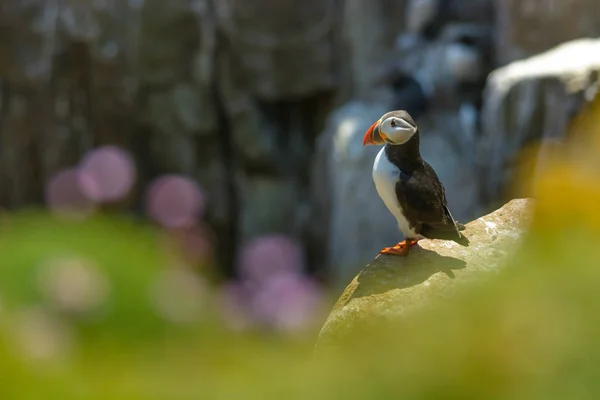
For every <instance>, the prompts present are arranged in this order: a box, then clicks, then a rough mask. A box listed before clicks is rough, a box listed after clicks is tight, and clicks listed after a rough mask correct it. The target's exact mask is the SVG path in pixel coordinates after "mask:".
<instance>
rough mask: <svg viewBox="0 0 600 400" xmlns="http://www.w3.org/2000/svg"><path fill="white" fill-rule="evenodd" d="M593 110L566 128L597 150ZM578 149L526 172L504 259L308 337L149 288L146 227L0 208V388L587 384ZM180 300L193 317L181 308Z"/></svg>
mask: <svg viewBox="0 0 600 400" xmlns="http://www.w3.org/2000/svg"><path fill="white" fill-rule="evenodd" d="M596 103H598V102H596ZM596 108H599V107H598V106H597V105H596ZM592 111H593V109H592ZM592 116H593V117H594V118H591V117H589V116H588V117H589V118H587V120H586V121H585V124H583V125H584V128H585V129H587V131H585V132H586V133H590V132H591V133H593V135H592V136H589V135H588V136H586V135H584V133H581V132H580V133H579V137H580V138H587V139H590V138H591V139H590V140H591V141H590V142H588V145H586V146H584V147H585V148H586V150H587V151H588V152H590V149H593V151H591V153H592V154H598V153H599V152H600V151H599V150H600V141H599V140H598V137H599V136H600V135H597V134H598V129H600V128H599V127H600V112H598V113H595V114H593V115H592ZM578 129H579V130H581V129H583V128H582V127H581V124H579V125H578ZM587 139H586V140H587ZM595 146H596V147H595ZM563 154H564V153H563ZM577 154H579V155H578V156H577V155H576V157H574V158H572V159H571V160H570V161H569V160H566V162H563V163H561V164H551V165H550V166H549V167H548V168H547V170H546V172H545V173H544V174H543V175H542V177H541V179H539V180H538V181H536V186H535V190H536V192H535V193H536V195H537V197H538V203H537V209H536V218H535V222H534V226H533V228H532V230H531V232H530V234H529V235H528V236H527V237H526V238H523V242H522V247H521V248H519V249H507V251H514V258H513V259H512V261H511V262H510V265H509V266H508V268H507V269H506V270H505V272H504V273H503V274H502V275H499V276H497V277H496V278H495V279H493V281H492V282H482V283H481V284H480V285H478V286H473V287H470V288H469V289H468V290H465V291H463V292H461V293H460V294H459V295H457V296H456V298H454V299H453V300H452V301H447V302H445V303H444V304H431V306H430V307H428V308H426V309H424V310H423V311H422V312H420V313H419V314H418V315H413V316H411V317H410V318H406V319H405V320H403V321H398V323H397V324H395V325H393V326H392V325H385V326H384V325H375V324H374V325H373V326H370V327H369V329H365V330H364V331H363V332H360V333H358V332H357V335H356V336H355V337H353V339H352V340H350V341H349V342H348V343H340V344H339V346H338V347H336V348H335V349H321V348H319V351H318V352H316V353H315V352H314V351H313V345H314V339H315V335H314V333H316V332H312V331H310V332H308V333H307V334H306V335H298V334H297V335H293V336H292V335H283V334H267V333H263V334H259V333H256V332H254V333H234V332H231V331H229V330H227V329H226V328H225V325H224V324H222V323H221V320H220V318H219V315H218V312H216V311H215V310H216V309H217V308H218V307H215V305H214V304H213V302H214V301H215V300H214V296H209V295H208V293H209V292H210V291H209V290H208V289H207V290H205V291H203V292H202V293H205V294H204V295H202V296H199V297H194V296H191V297H189V298H184V299H181V298H179V297H181V293H180V291H179V290H177V289H174V290H173V288H171V289H172V293H169V292H168V290H167V291H166V292H165V293H166V294H165V293H163V295H162V296H163V297H162V300H160V299H161V297H160V296H158V297H157V299H158V300H157V299H155V298H153V297H152V296H150V297H149V295H148V293H151V292H152V290H150V289H149V288H150V287H151V286H152V285H153V282H155V278H156V276H158V275H160V274H162V273H164V266H165V265H166V264H168V263H169V262H170V261H169V260H168V258H167V257H166V255H165V254H166V253H165V251H164V249H163V248H161V246H159V245H157V243H159V241H158V240H157V233H156V232H154V231H153V230H152V229H150V228H143V227H139V226H135V225H133V224H131V223H129V222H123V221H116V220H112V219H101V218H96V219H94V220H91V221H87V222H85V223H74V222H66V221H60V220H56V219H52V218H50V217H47V216H40V215H32V214H28V215H25V214H23V215H10V216H6V215H5V216H1V217H0V238H1V240H0V263H1V268H0V299H1V302H2V312H1V314H0V330H1V335H2V345H1V348H0V352H1V353H2V354H1V355H0V374H1V376H2V384H0V398H1V399H7V400H8V399H19V400H26V399H40V398H52V399H54V398H56V399H63V400H68V399H79V398H86V399H102V400H106V399H184V398H190V399H201V398H202V399H213V398H215V399H317V398H318V399H338V398H339V399H399V398H406V399H424V398H443V399H447V398H477V399H500V398H511V399H532V398H539V399H545V400H547V399H565V398H597V396H598V393H600V372H599V371H600V368H599V367H598V366H599V365H600V346H598V343H599V341H600V245H599V244H600V209H599V206H600V175H598V168H596V167H595V164H596V163H595V162H591V161H590V162H583V161H582V160H584V159H586V158H585V157H584V156H583V155H582V154H583V153H577ZM587 160H588V161H589V160H590V159H587ZM562 161H565V159H564V157H563V160H562ZM52 260H63V262H64V260H71V261H70V262H66V264H67V265H71V267H69V268H71V269H69V268H66V272H65V276H66V277H63V278H61V279H62V281H61V279H58V278H52V277H48V276H45V275H44V268H45V266H46V267H47V264H48V263H51V262H53V261H52ZM77 260H79V261H77ZM83 260H85V261H83ZM85 263H91V264H90V265H92V264H93V265H95V266H96V268H97V270H98V271H101V273H102V274H101V275H98V276H96V277H95V278H92V277H90V276H87V275H85V273H82V272H81V271H82V270H85V268H82V267H81V266H82V265H85ZM78 265H79V266H78ZM78 271H79V272H78ZM73 276H75V278H73ZM86 276H87V277H86ZM69 279H71V281H70V280H69ZM184 281H185V280H184ZM44 282H54V286H52V285H50V286H49V287H46V286H44ZM107 282H110V290H108V287H109V286H108V285H107ZM60 285H66V286H68V287H72V288H73V290H72V291H66V292H65V293H71V292H73V291H74V292H77V290H76V289H77V287H83V288H85V289H84V290H80V292H79V293H78V295H77V296H75V295H74V297H73V298H69V296H68V295H64V294H63V295H61V294H60V290H59V289H60ZM70 285H71V286H70ZM57 287H58V289H57ZM175 287H177V286H176V285H175ZM165 290H166V289H165ZM178 296H179V297H178ZM184 297H185V296H184ZM100 299H104V300H103V301H100ZM153 299H154V300H153ZM161 301H162V302H163V303H164V302H166V303H165V304H167V305H165V304H162V305H161ZM170 302H171V303H170ZM178 302H179V303H178ZM192 303H193V304H201V305H202V309H201V311H202V312H201V315H202V318H200V319H197V320H193V321H191V322H190V321H187V322H185V323H183V322H182V321H186V320H185V318H183V317H182V315H184V314H181V315H179V317H177V315H178V314H177V313H178V312H182V310H183V308H185V307H189V304H192ZM157 310H158V311H157ZM161 310H162V311H161ZM169 310H170V311H169ZM169 313H171V314H173V313H174V314H173V315H175V317H174V318H171V317H173V315H171V317H169Z"/></svg>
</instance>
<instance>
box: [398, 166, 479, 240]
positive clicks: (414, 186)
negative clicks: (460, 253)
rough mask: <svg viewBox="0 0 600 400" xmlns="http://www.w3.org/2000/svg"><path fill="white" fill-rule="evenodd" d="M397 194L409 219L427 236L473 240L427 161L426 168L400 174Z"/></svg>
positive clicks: (430, 237) (431, 237)
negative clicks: (459, 222) (458, 220)
mask: <svg viewBox="0 0 600 400" xmlns="http://www.w3.org/2000/svg"><path fill="white" fill-rule="evenodd" d="M396 197H397V198H398V202H399V203H400V206H401V207H402V209H403V211H404V214H405V216H406V218H407V219H408V221H409V222H410V223H411V225H413V226H414V227H416V228H417V231H418V232H419V233H420V234H421V235H423V236H424V237H426V238H429V239H444V240H453V241H455V242H457V243H459V244H461V245H463V246H468V245H469V240H468V239H467V238H466V237H465V236H463V235H462V234H461V233H460V230H461V229H460V226H459V224H457V222H456V221H455V220H454V218H453V217H452V214H451V213H450V210H449V209H448V205H447V200H446V192H445V190H444V187H443V185H442V183H441V182H440V180H439V178H438V176H437V174H436V173H435V171H434V170H433V168H431V166H430V165H429V164H427V163H426V162H424V168H419V169H418V170H415V171H413V173H412V174H411V175H405V174H401V175H400V179H399V180H398V181H397V182H396ZM463 227H464V226H463Z"/></svg>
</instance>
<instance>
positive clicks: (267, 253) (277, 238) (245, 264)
mask: <svg viewBox="0 0 600 400" xmlns="http://www.w3.org/2000/svg"><path fill="white" fill-rule="evenodd" d="M302 267H303V259H302V252H301V248H300V245H299V243H298V242H296V241H295V240H293V239H291V238H288V237H286V236H283V235H269V236H262V237H259V238H256V239H254V240H252V241H251V242H249V243H248V244H247V245H246V246H245V247H244V248H243V249H242V252H241V257H240V261H239V269H240V274H241V275H242V277H243V278H244V279H248V280H250V281H254V282H260V281H263V280H266V279H268V278H270V277H272V276H274V275H277V274H279V273H289V272H292V273H300V272H301V270H302Z"/></svg>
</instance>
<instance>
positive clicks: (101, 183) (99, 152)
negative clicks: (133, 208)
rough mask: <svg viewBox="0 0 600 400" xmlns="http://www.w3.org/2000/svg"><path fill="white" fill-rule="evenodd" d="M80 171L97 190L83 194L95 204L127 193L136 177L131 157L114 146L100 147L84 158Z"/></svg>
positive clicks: (116, 198)
mask: <svg viewBox="0 0 600 400" xmlns="http://www.w3.org/2000/svg"><path fill="white" fill-rule="evenodd" d="M80 170H81V171H82V172H84V173H86V174H87V175H89V176H90V177H91V178H92V179H93V180H94V181H95V182H96V186H97V189H98V190H96V191H94V192H90V193H87V192H86V193H85V194H86V195H87V196H88V197H89V198H90V199H92V200H94V201H97V202H105V201H115V200H118V199H120V198H122V197H124V196H126V195H127V193H129V191H130V190H131V188H132V187H133V184H134V182H135V177H136V169H135V164H134V162H133V160H132V158H131V156H130V155H129V154H128V153H127V152H126V151H124V150H122V149H120V148H118V147H116V146H104V147H100V148H98V149H96V150H94V151H92V152H90V153H89V154H88V155H86V156H85V157H84V159H83V160H82V161H81V164H80Z"/></svg>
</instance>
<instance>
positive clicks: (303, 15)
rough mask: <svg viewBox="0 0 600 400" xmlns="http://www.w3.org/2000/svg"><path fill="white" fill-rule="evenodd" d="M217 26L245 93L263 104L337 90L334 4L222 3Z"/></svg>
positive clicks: (337, 9)
mask: <svg viewBox="0 0 600 400" xmlns="http://www.w3.org/2000/svg"><path fill="white" fill-rule="evenodd" d="M214 4H215V6H216V15H217V23H218V26H219V28H220V29H221V31H222V32H223V35H224V36H225V38H226V40H227V41H228V44H229V46H228V49H227V51H229V52H231V54H232V55H233V57H232V61H233V63H234V64H233V65H232V67H233V68H235V69H236V70H237V73H238V74H239V75H240V77H241V79H242V80H243V81H244V86H245V88H246V89H247V90H248V91H249V92H250V93H252V94H253V95H254V96H256V97H258V98H261V99H264V100H280V99H285V98H289V97H301V96H306V95H310V94H313V93H315V92H317V91H320V90H330V89H333V88H335V87H337V86H338V84H339V82H338V79H339V73H338V70H337V66H338V65H339V62H340V60H339V59H337V48H336V47H337V46H338V45H339V43H338V42H337V38H338V36H337V33H338V32H339V24H340V23H341V18H340V15H341V10H342V9H341V3H340V2H339V1H337V0H302V1H298V0H285V1H280V0H259V1H253V2H247V1H245V0H222V1H218V2H215V3H214Z"/></svg>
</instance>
